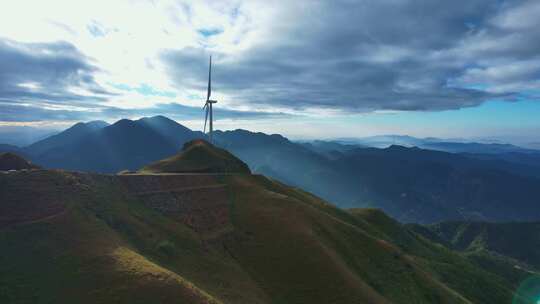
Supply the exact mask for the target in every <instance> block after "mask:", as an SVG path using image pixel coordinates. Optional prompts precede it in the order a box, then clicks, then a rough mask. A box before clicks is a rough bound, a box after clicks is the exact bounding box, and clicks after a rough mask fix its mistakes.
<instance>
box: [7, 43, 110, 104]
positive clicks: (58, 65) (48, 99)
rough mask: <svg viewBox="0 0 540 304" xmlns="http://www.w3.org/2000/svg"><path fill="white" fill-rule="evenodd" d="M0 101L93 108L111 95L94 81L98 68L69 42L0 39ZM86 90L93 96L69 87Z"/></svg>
mask: <svg viewBox="0 0 540 304" xmlns="http://www.w3.org/2000/svg"><path fill="white" fill-rule="evenodd" d="M0 62H1V69H0V102H6V101H9V102H19V103H30V104H34V105H37V104H49V105H50V104H56V105H60V104H68V103H69V105H71V106H86V107H93V106H94V104H95V102H96V101H99V100H103V98H104V97H103V96H105V95H109V93H107V92H106V91H105V90H103V89H102V88H101V87H100V86H99V85H98V84H97V83H96V82H95V80H94V76H93V74H94V73H95V72H96V71H97V68H96V67H95V66H93V65H92V64H91V63H90V62H89V59H88V58H86V57H85V56H84V55H83V54H82V53H80V52H79V51H78V50H77V49H76V48H75V47H74V46H73V45H72V44H69V43H67V42H53V43H20V42H16V41H13V40H8V39H0ZM72 88H76V89H83V90H85V91H87V92H89V93H90V94H91V95H93V96H92V97H88V96H82V95H80V94H76V93H73V92H71V91H70V89H72Z"/></svg>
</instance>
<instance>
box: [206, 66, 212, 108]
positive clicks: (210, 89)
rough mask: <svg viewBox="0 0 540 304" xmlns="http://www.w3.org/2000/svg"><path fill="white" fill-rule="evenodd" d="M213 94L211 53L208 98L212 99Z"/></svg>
mask: <svg viewBox="0 0 540 304" xmlns="http://www.w3.org/2000/svg"><path fill="white" fill-rule="evenodd" d="M211 94H212V55H210V66H209V68H208V94H207V95H206V100H210V95H211Z"/></svg>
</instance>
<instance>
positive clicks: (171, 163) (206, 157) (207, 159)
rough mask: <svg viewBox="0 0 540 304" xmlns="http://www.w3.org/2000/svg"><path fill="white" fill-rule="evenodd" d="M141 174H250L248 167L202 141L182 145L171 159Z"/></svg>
mask: <svg viewBox="0 0 540 304" xmlns="http://www.w3.org/2000/svg"><path fill="white" fill-rule="evenodd" d="M141 171H142V172H151V173H245V174H249V173H251V172H250V170H249V167H248V166H247V165H246V164H245V163H244V162H242V161H241V160H240V159H238V158H236V157H235V156H234V155H232V154H231V153H229V152H228V151H227V150H224V149H221V148H217V147H216V146H214V145H212V144H210V143H209V142H207V141H205V140H203V139H195V140H192V141H189V142H187V143H185V144H184V147H183V148H182V151H181V152H180V153H178V154H176V155H174V156H172V157H169V158H166V159H163V160H160V161H157V162H155V163H152V164H150V165H148V166H146V167H144V168H143V169H142V170H141Z"/></svg>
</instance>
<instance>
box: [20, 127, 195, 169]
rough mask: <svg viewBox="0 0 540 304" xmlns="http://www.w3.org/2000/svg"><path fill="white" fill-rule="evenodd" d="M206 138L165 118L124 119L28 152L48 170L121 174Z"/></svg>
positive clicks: (78, 129)
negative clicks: (195, 140) (197, 139)
mask: <svg viewBox="0 0 540 304" xmlns="http://www.w3.org/2000/svg"><path fill="white" fill-rule="evenodd" d="M199 137H204V135H203V134H202V133H200V132H193V131H191V130H189V129H187V128H185V127H184V126H182V125H180V124H178V123H176V122H174V121H172V120H170V119H168V118H166V117H164V116H155V117H151V118H143V119H140V120H136V121H132V120H128V119H122V120H119V121H117V122H116V123H114V124H112V125H109V126H104V124H102V123H100V124H97V123H90V124H76V125H75V126H73V127H71V128H69V129H68V130H66V131H64V132H62V133H60V134H57V135H55V136H52V137H50V138H47V139H44V140H42V141H39V142H37V143H35V144H33V145H31V146H29V147H27V148H25V149H24V151H25V152H26V153H27V154H29V155H31V157H32V159H33V160H34V161H35V162H36V163H39V164H41V165H43V166H45V167H49V168H63V169H71V170H83V171H95V172H117V171H119V170H124V169H128V170H135V169H138V168H139V167H141V166H142V165H144V164H147V163H149V162H152V161H155V160H158V159H161V158H164V157H166V156H169V155H172V154H174V153H175V152H176V151H178V149H179V148H180V147H181V145H182V144H183V143H184V142H186V141H188V140H192V139H194V138H199Z"/></svg>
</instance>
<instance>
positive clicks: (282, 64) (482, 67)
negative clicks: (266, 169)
mask: <svg viewBox="0 0 540 304" xmlns="http://www.w3.org/2000/svg"><path fill="white" fill-rule="evenodd" d="M1 7H2V8H1V9H0V132H1V131H2V130H13V129H14V128H24V127H26V128H28V127H37V128H40V129H47V128H64V127H66V126H68V125H70V124H72V123H74V122H77V121H89V120H96V119H102V120H106V121H109V122H113V121H115V120H117V119H119V118H124V117H127V118H138V117H142V116H150V115H157V114H162V115H166V116H168V117H171V118H173V119H175V120H177V121H179V122H181V123H183V124H185V125H187V126H189V127H191V128H193V129H201V128H202V124H203V123H202V118H203V112H202V109H201V108H202V105H203V101H204V99H205V86H206V77H207V68H208V56H209V55H210V54H212V55H213V58H214V77H213V79H214V83H213V88H214V92H213V96H214V98H215V99H217V100H218V104H217V105H216V107H215V109H216V110H215V116H216V119H217V121H216V123H215V125H216V128H218V129H235V128H245V129H250V130H256V131H264V132H268V133H282V134H284V135H286V136H290V137H292V138H332V137H354V136H366V135H376V134H409V135H415V136H439V137H454V138H492V139H498V140H505V141H510V142H514V143H519V144H523V145H534V143H535V142H540V136H539V135H538V134H540V100H539V99H540V1H537V0H532V1H520V0H515V1H503V0H468V1H443V0H441V1H434V0H356V1H335V0H333V1H320V2H319V1H312V0H305V1H303V0H295V1H253V0H249V1H208V2H205V1H180V0H178V1H176V0H170V1H169V0H165V1H161V0H153V1H152V0H132V1H130V0H125V1H124V0H115V1H105V0H103V1H101V0H94V1H74V0H63V1H60V0H47V1H37V0H36V1H29V0H18V1H9V2H6V3H2V4H1ZM539 146H540V144H539Z"/></svg>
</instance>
